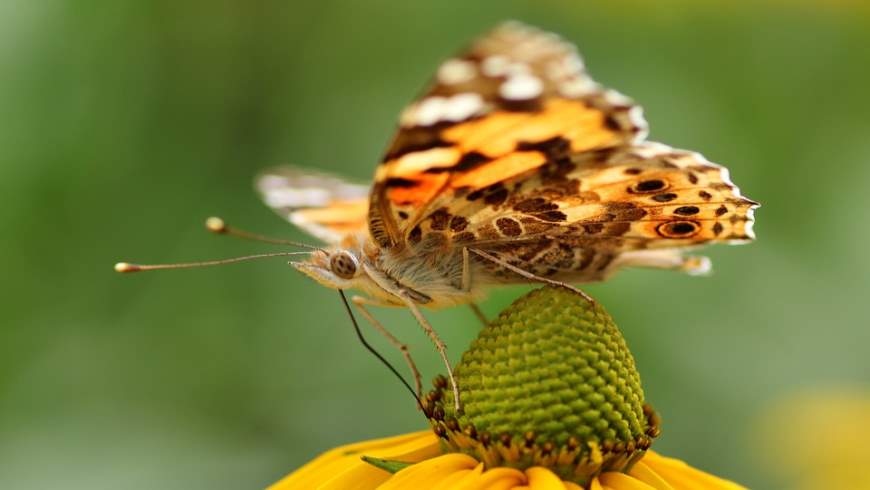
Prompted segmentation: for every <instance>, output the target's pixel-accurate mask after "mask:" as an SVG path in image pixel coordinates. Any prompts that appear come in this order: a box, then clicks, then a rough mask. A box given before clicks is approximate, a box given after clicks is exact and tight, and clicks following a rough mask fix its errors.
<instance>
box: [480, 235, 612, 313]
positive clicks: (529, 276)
mask: <svg viewBox="0 0 870 490" xmlns="http://www.w3.org/2000/svg"><path fill="white" fill-rule="evenodd" d="M468 250H469V251H471V252H473V253H474V254H475V255H478V256H480V257H483V258H484V259H486V260H488V261H490V262H492V263H494V264H498V265H500V266H502V267H504V268H505V269H507V270H509V271H512V272H516V273H517V274H519V275H521V276H523V277H525V278H526V279H530V280H532V281H537V282H542V283H544V284H551V285H553V286H559V287H563V288H566V289H569V290H571V291H573V292H575V293H577V294H579V295H580V296H583V298H584V299H585V300H586V301H588V302H590V303H594V302H595V300H594V299H592V296H589V295H588V294H586V293H585V292H584V291H582V290H580V289H578V288H576V287H574V286H572V285H570V284H567V283H564V282H561V281H554V280H552V279H547V278H546V277H541V276H538V275H535V274H532V273H531V272H529V271H525V270H523V269H520V268H519V267H517V266H515V265H511V264H509V263H507V262H505V261H503V260H501V259H499V258H498V257H495V256H493V255H490V254H488V253H486V252H484V251H483V250H478V249H475V248H469V249H468Z"/></svg>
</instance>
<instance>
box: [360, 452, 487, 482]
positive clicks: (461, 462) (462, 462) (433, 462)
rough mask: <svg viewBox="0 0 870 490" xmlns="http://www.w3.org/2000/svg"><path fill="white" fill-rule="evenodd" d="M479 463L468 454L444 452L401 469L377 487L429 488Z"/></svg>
mask: <svg viewBox="0 0 870 490" xmlns="http://www.w3.org/2000/svg"><path fill="white" fill-rule="evenodd" d="M477 464H478V462H477V460H476V459H474V458H472V457H471V456H468V455H467V454H460V453H450V454H444V455H442V456H438V457H437V458H432V459H427V460H426V461H423V462H421V463H417V464H415V465H413V466H409V467H407V468H405V469H403V470H401V471H399V472H398V473H396V474H395V475H393V476H392V477H391V478H390V479H389V480H387V481H386V482H384V483H383V484H382V485H381V486H379V487H377V488H378V490H398V489H414V490H416V489H419V488H429V487H431V486H432V485H435V484H437V483H439V482H441V481H442V480H443V479H444V478H446V477H447V476H449V475H450V474H452V473H454V472H457V471H462V470H470V469H472V468H474V467H475V466H477Z"/></svg>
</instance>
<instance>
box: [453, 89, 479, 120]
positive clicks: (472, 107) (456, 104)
mask: <svg viewBox="0 0 870 490" xmlns="http://www.w3.org/2000/svg"><path fill="white" fill-rule="evenodd" d="M481 109H483V97H481V96H480V94H475V93H471V92H469V93H464V94H456V95H454V96H453V97H451V98H450V100H449V101H448V103H447V104H446V106H445V108H444V119H447V120H448V121H454V122H455V121H462V120H464V119H468V118H469V117H471V116H473V115H474V114H475V113H477V112H478V111H480V110H481Z"/></svg>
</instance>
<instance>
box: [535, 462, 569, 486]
mask: <svg viewBox="0 0 870 490" xmlns="http://www.w3.org/2000/svg"><path fill="white" fill-rule="evenodd" d="M526 476H527V477H528V478H529V489H530V490H565V484H564V483H562V479H561V478H559V477H558V476H556V474H555V473H553V472H552V471H550V470H548V469H547V468H542V467H540V466H535V467H533V468H529V469H527V470H526Z"/></svg>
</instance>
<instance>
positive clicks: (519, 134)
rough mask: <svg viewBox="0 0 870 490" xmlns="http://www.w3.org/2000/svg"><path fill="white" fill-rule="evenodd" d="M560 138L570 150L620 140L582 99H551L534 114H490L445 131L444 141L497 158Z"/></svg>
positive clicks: (597, 112)
mask: <svg viewBox="0 0 870 490" xmlns="http://www.w3.org/2000/svg"><path fill="white" fill-rule="evenodd" d="M556 136H561V137H564V138H566V139H568V140H569V141H570V142H571V149H572V150H574V151H578V152H579V151H585V150H591V149H594V148H602V147H606V146H613V145H616V144H619V143H622V141H623V138H622V137H621V135H619V134H618V133H617V132H616V131H613V130H610V129H608V128H607V127H606V124H605V114H604V112H603V111H601V110H600V109H596V108H593V107H590V106H588V105H587V104H586V103H585V102H583V101H582V100H568V99H551V100H547V101H546V102H545V103H544V109H543V110H542V111H541V112H537V113H512V112H494V113H492V114H490V115H488V116H486V117H484V118H482V119H480V120H474V121H469V122H466V123H462V124H458V125H456V126H453V127H451V128H448V129H447V130H445V131H444V132H443V133H442V137H443V139H444V140H445V141H448V142H451V143H454V144H456V145H457V146H458V147H459V148H460V149H461V150H462V151H463V152H464V153H469V152H477V153H480V154H482V155H485V156H488V157H499V156H502V155H504V154H506V153H509V152H511V151H514V150H515V148H516V146H517V144H518V143H538V142H541V141H544V140H548V139H550V138H553V137H556Z"/></svg>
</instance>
